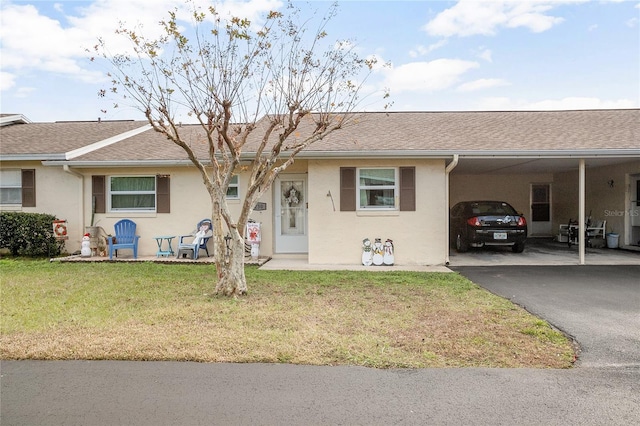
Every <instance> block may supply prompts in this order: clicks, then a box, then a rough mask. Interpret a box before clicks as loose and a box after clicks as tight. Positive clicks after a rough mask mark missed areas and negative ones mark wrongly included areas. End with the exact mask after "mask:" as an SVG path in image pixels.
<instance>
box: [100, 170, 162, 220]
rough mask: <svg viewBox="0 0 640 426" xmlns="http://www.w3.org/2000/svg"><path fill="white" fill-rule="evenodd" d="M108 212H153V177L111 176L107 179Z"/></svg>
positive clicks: (154, 201) (154, 190)
mask: <svg viewBox="0 0 640 426" xmlns="http://www.w3.org/2000/svg"><path fill="white" fill-rule="evenodd" d="M109 210H110V211H144V212H146V211H155V210H156V177H155V176H111V177H110V178H109Z"/></svg>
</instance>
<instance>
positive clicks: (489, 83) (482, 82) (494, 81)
mask: <svg viewBox="0 0 640 426" xmlns="http://www.w3.org/2000/svg"><path fill="white" fill-rule="evenodd" d="M509 85H511V83H509V82H508V81H506V80H502V79H500V78H481V79H479V80H475V81H470V82H468V83H464V84H461V85H460V86H458V88H457V89H456V90H457V91H458V92H475V91H476V90H485V89H490V88H492V87H500V86H509Z"/></svg>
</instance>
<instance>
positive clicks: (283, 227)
mask: <svg viewBox="0 0 640 426" xmlns="http://www.w3.org/2000/svg"><path fill="white" fill-rule="evenodd" d="M274 196H275V200H274V203H273V205H274V206H275V252H276V253H308V252H309V238H308V235H307V232H308V226H307V205H308V202H307V197H308V194H307V176H306V175H302V174H296V175H294V174H284V175H280V177H279V178H278V179H277V180H276V182H275V190H274Z"/></svg>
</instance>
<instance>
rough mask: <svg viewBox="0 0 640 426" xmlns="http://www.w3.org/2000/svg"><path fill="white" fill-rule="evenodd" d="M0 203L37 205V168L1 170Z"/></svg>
mask: <svg viewBox="0 0 640 426" xmlns="http://www.w3.org/2000/svg"><path fill="white" fill-rule="evenodd" d="M0 204H3V205H13V206H22V207H35V206H36V171H35V169H22V170H21V169H5V170H0Z"/></svg>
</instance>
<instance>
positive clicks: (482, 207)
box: [471, 201, 517, 215]
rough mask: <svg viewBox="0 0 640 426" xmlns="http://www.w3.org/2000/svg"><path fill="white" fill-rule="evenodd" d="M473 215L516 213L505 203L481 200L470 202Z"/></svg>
mask: <svg viewBox="0 0 640 426" xmlns="http://www.w3.org/2000/svg"><path fill="white" fill-rule="evenodd" d="M471 212H472V213H473V214H474V215H516V214H517V212H516V211H515V210H514V209H513V207H511V206H510V205H509V204H507V203H500V202H491V201H483V202H479V203H472V204H471Z"/></svg>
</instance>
